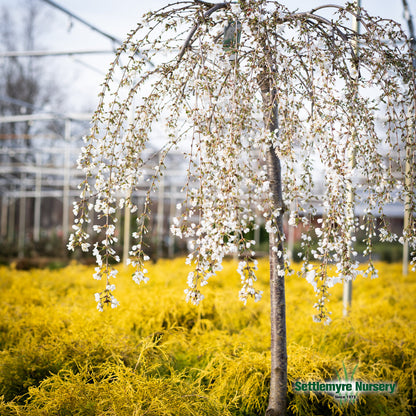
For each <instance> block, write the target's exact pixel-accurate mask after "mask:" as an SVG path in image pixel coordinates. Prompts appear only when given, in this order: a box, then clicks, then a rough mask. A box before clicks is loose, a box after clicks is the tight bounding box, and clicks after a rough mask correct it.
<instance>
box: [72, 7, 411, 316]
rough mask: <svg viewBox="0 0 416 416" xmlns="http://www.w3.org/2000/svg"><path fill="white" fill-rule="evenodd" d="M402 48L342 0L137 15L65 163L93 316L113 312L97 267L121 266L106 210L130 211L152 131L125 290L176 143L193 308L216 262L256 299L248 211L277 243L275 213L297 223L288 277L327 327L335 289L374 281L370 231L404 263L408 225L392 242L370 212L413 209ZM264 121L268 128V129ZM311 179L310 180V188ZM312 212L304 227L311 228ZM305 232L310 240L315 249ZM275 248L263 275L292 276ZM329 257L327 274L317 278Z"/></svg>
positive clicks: (109, 288)
mask: <svg viewBox="0 0 416 416" xmlns="http://www.w3.org/2000/svg"><path fill="white" fill-rule="evenodd" d="M351 17H355V18H357V19H359V21H360V23H361V27H362V30H361V32H360V33H357V32H355V31H354V30H352V29H351V22H350V19H351ZM224 32H225V33H226V34H225V35H224ZM227 32H228V34H227ZM230 34H231V36H230ZM224 36H225V37H226V39H225V40H226V42H224ZM409 51H410V43H409V42H408V40H407V38H406V35H405V34H404V32H403V31H402V30H401V28H400V26H399V25H398V24H396V23H394V22H393V21H389V20H383V19H380V18H377V17H371V16H369V15H368V14H367V13H366V12H365V11H364V10H361V9H360V10H357V9H356V7H355V6H354V5H353V4H351V3H348V4H347V5H346V6H345V7H340V6H334V5H331V6H322V7H320V8H316V9H314V10H311V11H309V12H299V11H295V12H293V11H290V10H288V9H287V8H286V7H285V6H283V5H282V4H280V3H278V2H275V1H267V0H251V1H239V2H232V3H229V2H226V3H208V2H205V1H199V0H195V1H181V2H177V3H175V4H172V5H169V6H166V7H164V8H162V9H160V10H158V11H156V12H152V13H149V14H147V15H145V16H144V18H143V20H142V21H141V22H140V23H139V24H138V26H137V28H136V29H134V30H132V31H131V32H130V33H129V35H128V38H127V40H126V41H125V42H124V44H123V45H122V46H121V47H120V48H119V50H118V52H117V55H116V58H115V60H114V62H113V64H112V65H111V68H110V70H109V72H108V75H107V77H106V78H105V81H104V83H103V90H102V93H101V96H100V102H99V105H98V109H97V111H96V113H95V115H94V117H93V123H92V128H91V134H90V135H89V136H88V137H86V138H85V142H86V144H85V147H84V148H83V149H82V155H81V157H80V159H79V167H80V168H81V169H83V170H84V171H85V174H86V178H85V181H84V182H83V183H82V184H81V194H80V200H79V201H78V202H77V203H76V204H75V205H74V213H75V215H76V220H75V225H74V232H73V234H72V236H71V238H70V242H69V244H68V247H69V248H70V249H74V248H75V247H76V246H80V247H81V248H82V249H83V250H84V251H88V250H89V249H91V248H92V251H93V254H94V255H95V257H96V261H97V268H96V274H95V275H94V277H96V278H98V279H101V278H104V280H105V282H106V286H105V289H104V290H103V292H101V293H99V294H97V295H96V300H97V302H98V308H99V309H100V310H102V308H103V306H104V304H106V303H109V304H111V305H112V306H116V305H117V301H116V299H115V298H114V295H113V290H114V285H113V283H112V282H113V281H112V278H113V277H114V276H115V274H116V271H115V270H114V268H113V267H112V266H111V264H110V263H111V261H110V260H117V261H119V258H118V256H117V254H116V252H115V250H114V248H113V244H114V243H115V241H116V237H115V235H114V232H115V227H116V224H115V221H116V216H115V213H116V211H117V210H118V209H121V208H123V207H124V206H127V207H130V208H131V209H132V210H136V209H137V207H136V206H135V205H134V203H133V202H132V199H131V195H132V192H134V189H135V186H136V185H137V183H138V182H139V180H140V179H141V177H142V175H143V168H144V165H145V162H146V160H145V159H144V156H143V154H144V153H143V152H144V151H145V149H146V148H147V146H148V145H149V140H150V137H151V131H152V128H154V126H155V125H156V124H157V123H162V124H163V125H164V126H165V128H166V136H165V144H164V146H163V147H162V148H161V149H160V152H159V164H158V165H157V166H155V167H154V174H153V177H152V178H151V180H150V181H149V189H148V194H147V199H146V202H145V206H144V207H143V208H142V207H141V208H140V209H139V215H138V220H137V230H135V231H134V237H135V238H136V240H137V241H136V244H134V246H133V247H132V248H131V251H130V257H131V263H132V265H133V266H134V267H135V272H134V274H133V279H134V280H135V281H136V282H137V283H140V282H143V281H147V277H146V269H145V262H146V260H148V256H147V255H146V248H145V247H144V244H143V236H144V234H145V233H146V231H147V229H146V218H147V217H148V216H149V212H150V195H151V192H152V191H154V190H155V189H156V188H157V186H158V182H159V180H160V178H161V177H162V175H163V174H164V162H165V159H166V157H167V155H168V153H169V151H171V150H172V149H176V148H185V149H186V151H185V157H186V159H187V161H188V164H187V166H188V167H187V178H188V181H187V184H186V185H185V187H184V189H183V195H184V198H183V203H182V204H181V215H180V216H179V217H178V218H175V219H174V226H173V227H172V231H173V233H174V234H175V235H177V236H179V237H186V238H190V239H192V240H193V250H192V252H191V253H190V254H189V256H188V262H189V263H192V264H193V271H192V272H191V273H190V274H189V276H188V282H187V283H188V288H187V290H186V297H187V299H188V300H190V301H192V302H194V303H196V304H197V303H199V302H200V301H201V299H202V298H203V294H202V290H201V287H202V286H204V285H205V284H206V283H207V282H208V279H209V278H210V277H211V276H212V275H214V274H215V272H216V271H218V270H219V269H220V268H221V262H222V260H223V258H224V256H226V255H230V254H236V255H238V256H239V259H240V261H239V266H238V272H239V273H240V275H241V283H242V286H241V290H240V299H241V300H243V301H244V302H245V301H246V300H247V299H248V298H249V297H253V298H254V299H255V300H257V299H259V298H260V297H261V292H260V291H258V290H257V289H256V286H255V280H256V277H255V275H256V263H255V261H253V259H254V258H255V252H254V251H253V245H254V242H253V241H252V240H251V238H249V237H248V236H249V235H250V233H249V232H250V231H251V230H253V229H254V228H255V227H256V226H257V225H256V221H255V219H256V217H257V216H261V217H262V218H263V220H264V222H265V226H266V230H267V231H268V232H269V233H274V234H276V233H277V234H278V237H279V239H280V241H283V240H284V238H285V236H284V235H282V233H281V232H280V231H279V229H278V227H277V225H276V218H277V217H279V216H280V215H282V214H283V211H288V212H289V214H288V215H289V224H291V225H292V226H296V225H298V226H302V230H303V235H302V241H303V245H304V248H305V251H306V254H305V255H304V256H303V257H302V258H301V259H300V260H302V261H303V263H304V264H303V269H302V270H303V271H302V275H303V276H304V277H305V278H306V279H307V280H308V282H309V283H311V284H312V285H313V287H314V288H315V291H316V293H317V295H318V300H317V303H316V305H315V306H316V308H317V314H316V319H317V320H328V312H327V309H326V308H327V306H326V303H327V300H328V289H329V288H330V287H332V286H333V285H334V284H336V283H337V282H339V281H342V280H351V279H354V278H355V277H356V276H357V275H358V274H359V273H362V274H363V275H364V276H371V277H375V276H376V274H377V272H376V269H375V267H374V265H373V263H372V241H373V238H374V237H375V235H376V234H377V235H378V236H379V238H381V240H384V241H392V240H399V241H401V242H404V241H405V240H407V241H408V242H409V243H410V245H411V247H412V248H413V254H412V255H413V261H414V259H415V246H416V226H415V220H414V215H413V214H412V215H410V221H409V224H408V226H407V228H405V229H404V231H403V235H401V236H397V235H394V234H393V233H392V232H391V230H390V227H389V224H388V220H387V218H386V216H385V215H384V207H385V206H386V204H389V203H391V202H394V201H399V202H402V203H403V204H405V205H406V210H407V212H410V213H414V212H415V203H416V197H415V193H414V188H415V163H414V162H415V112H416V109H415V76H414V69H413V66H412V55H411V53H410V52H409ZM265 96H266V97H267V96H268V97H271V99H270V100H267V99H265ZM134 100H136V101H134ZM133 103H134V104H133ZM132 108H133V110H132ZM131 111H133V116H131ZM276 112H277V114H276ZM273 116H277V119H278V127H277V128H276V129H275V130H274V131H270V129H269V128H267V125H268V119H270V118H271V117H273ZM380 120H381V122H380ZM270 148H273V149H274V151H275V153H276V155H277V156H278V157H279V159H280V160H281V163H282V181H283V182H282V185H283V200H284V206H283V207H281V206H276V204H275V202H274V199H273V192H272V187H271V184H270V178H269V177H268V175H267V169H266V163H265V161H266V154H267V152H268V150H269V149H270ZM317 172H323V174H322V180H321V182H322V183H321V184H317V181H316V177H317ZM195 184H196V185H195ZM319 186H322V187H323V191H322V192H321V191H320V189H318V188H319ZM358 202H360V203H361V204H363V205H364V206H365V214H364V216H363V218H361V220H360V221H359V219H358V218H356V217H355V216H354V206H355V204H357V203H358ZM318 207H321V208H319V209H318ZM92 212H95V213H96V214H98V216H99V217H100V218H101V222H99V223H98V224H96V225H94V227H93V230H94V233H95V232H96V233H98V234H99V236H100V242H98V243H95V244H94V245H93V247H91V246H90V242H89V241H90V239H91V238H92V237H91V236H90V235H89V234H90V231H89V227H91V225H89V223H90V221H91V218H92V217H93V215H92ZM317 214H319V217H320V219H319V220H318V221H319V225H318V226H316V225H313V222H312V218H314V217H316V216H317ZM357 230H361V231H362V232H365V235H366V238H365V242H366V249H365V251H364V255H366V256H367V257H368V260H369V262H368V267H367V269H366V270H364V271H363V272H359V271H358V262H357V261H356V255H357V253H355V251H354V249H353V248H352V245H353V240H354V234H355V233H356V232H357ZM312 238H317V239H318V245H317V248H316V249H314V250H313V249H312V248H310V244H309V241H310V240H311V239H312ZM274 250H275V251H276V252H277V255H278V256H279V257H281V258H283V259H284V264H285V267H284V268H281V267H280V266H277V267H279V270H278V273H279V274H280V275H283V274H285V273H287V272H289V273H290V271H291V268H290V261H289V258H288V256H287V254H286V253H285V252H283V251H281V250H280V249H279V248H278V247H275V248H274ZM308 251H309V252H308ZM311 259H312V260H313V261H312V260H311ZM333 262H335V263H336V266H337V275H336V276H330V275H329V273H328V266H329V264H330V263H333Z"/></svg>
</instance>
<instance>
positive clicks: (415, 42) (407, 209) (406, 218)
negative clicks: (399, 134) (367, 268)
mask: <svg viewBox="0 0 416 416" xmlns="http://www.w3.org/2000/svg"><path fill="white" fill-rule="evenodd" d="M402 2H403V9H404V18H405V19H406V21H407V26H408V28H409V34H410V42H411V44H410V46H411V48H412V50H413V52H414V55H413V68H415V69H416V38H415V28H414V25H413V18H412V15H411V13H410V9H409V5H408V4H407V0H402ZM413 111H415V109H413ZM408 134H409V137H412V139H413V138H414V136H415V131H414V130H413V129H412V127H411V123H409V133H408ZM408 143H409V141H408V140H407V141H406V167H405V189H406V190H407V194H406V197H405V201H404V214H403V231H404V232H405V231H406V230H407V229H408V227H409V222H410V216H411V215H412V211H411V196H410V195H409V192H410V183H411V175H412V169H411V165H412V164H411V163H410V160H411V148H410V146H409V145H408ZM402 268H403V271H402V273H403V275H404V276H407V275H408V273H409V240H408V239H407V238H405V239H404V242H403V266H402Z"/></svg>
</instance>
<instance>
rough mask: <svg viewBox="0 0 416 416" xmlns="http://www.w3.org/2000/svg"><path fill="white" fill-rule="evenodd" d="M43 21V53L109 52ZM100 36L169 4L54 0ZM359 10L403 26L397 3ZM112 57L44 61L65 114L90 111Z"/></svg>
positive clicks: (73, 25) (51, 17)
mask: <svg viewBox="0 0 416 416" xmlns="http://www.w3.org/2000/svg"><path fill="white" fill-rule="evenodd" d="M25 1H27V0H0V5H1V6H2V7H8V8H9V9H14V10H15V11H16V10H18V8H19V7H22V5H24V4H25ZM36 1H38V2H39V4H41V5H42V10H43V14H44V15H45V16H46V18H45V20H44V26H43V28H42V29H43V34H42V37H41V44H42V49H44V50H54V51H56V50H60V51H78V50H87V49H88V50H111V49H112V48H113V44H112V42H111V41H110V40H109V39H107V38H106V37H105V36H103V35H100V34H98V33H97V32H94V31H92V30H91V29H89V28H88V27H86V26H84V25H83V24H81V23H79V22H77V21H76V20H74V19H71V18H70V17H69V16H67V15H66V14H65V13H63V12H62V11H59V10H57V9H56V8H54V7H52V6H51V5H49V4H47V3H46V2H44V1H43V0H36ZM53 1H54V2H55V3H57V4H59V5H61V6H62V7H64V8H65V9H68V10H69V11H70V12H72V13H73V14H75V15H77V16H79V17H81V18H82V19H84V20H86V21H87V22H89V23H90V24H92V25H94V26H96V27H98V28H100V29H101V30H102V31H104V32H106V33H108V34H110V35H112V36H114V37H117V38H120V39H123V40H124V38H125V36H126V34H127V32H128V31H129V30H130V29H132V28H134V27H135V25H136V22H137V21H138V19H139V18H140V16H141V15H142V14H143V13H145V12H147V11H149V10H150V9H153V10H154V9H158V8H160V7H162V6H163V5H166V4H168V3H171V1H169V0H150V1H149V0H53ZM281 3H283V4H285V5H286V6H287V7H288V8H289V9H292V10H294V9H300V10H309V9H311V8H313V7H315V6H318V5H322V4H328V3H331V4H344V2H343V1H338V0H328V1H326V0H282V1H281ZM408 3H409V5H410V6H411V13H412V15H413V17H414V18H415V17H416V0H408ZM362 6H363V7H364V8H366V9H367V10H368V12H370V14H374V15H378V16H381V17H385V18H391V19H394V20H397V21H399V22H400V23H402V24H403V25H405V26H404V27H405V29H406V30H407V26H406V22H405V21H404V19H403V5H402V0H362ZM111 59H112V55H111V54H107V55H82V56H77V57H55V58H48V60H47V61H46V62H48V65H50V67H51V68H52V70H53V71H55V72H56V76H57V77H58V78H59V79H60V80H61V82H62V84H63V85H64V87H65V88H66V90H67V95H68V96H69V98H70V100H69V102H70V103H71V104H70V107H71V108H70V109H69V110H70V111H76V112H80V111H86V110H88V111H90V110H92V109H94V107H95V104H96V102H97V94H98V91H99V85H100V83H101V82H102V80H103V77H104V74H105V72H106V70H107V68H108V65H109V63H110V62H111Z"/></svg>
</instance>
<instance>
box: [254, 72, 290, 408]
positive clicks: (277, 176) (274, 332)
mask: <svg viewBox="0 0 416 416" xmlns="http://www.w3.org/2000/svg"><path fill="white" fill-rule="evenodd" d="M259 81H260V82H259V85H260V88H261V92H262V96H263V102H264V107H265V115H264V121H265V124H266V126H267V128H268V129H269V130H270V132H274V131H276V130H277V128H278V119H277V102H276V94H275V92H274V91H273V90H272V88H271V84H270V81H269V79H268V78H267V76H266V77H264V78H262V79H261V80H259ZM267 173H268V179H269V181H270V187H271V191H272V193H273V203H274V208H275V209H276V208H280V214H279V216H278V217H277V218H276V222H275V225H276V228H277V232H276V233H270V234H269V262H270V302H271V310H270V323H271V346H270V351H271V374H270V394H269V404H268V407H267V411H266V416H284V415H285V414H286V396H287V346H286V299H285V273H284V270H285V267H284V258H283V214H284V203H283V195H282V179H281V166H280V160H279V158H278V156H277V154H276V151H275V149H274V148H273V146H271V147H270V149H269V151H268V154H267Z"/></svg>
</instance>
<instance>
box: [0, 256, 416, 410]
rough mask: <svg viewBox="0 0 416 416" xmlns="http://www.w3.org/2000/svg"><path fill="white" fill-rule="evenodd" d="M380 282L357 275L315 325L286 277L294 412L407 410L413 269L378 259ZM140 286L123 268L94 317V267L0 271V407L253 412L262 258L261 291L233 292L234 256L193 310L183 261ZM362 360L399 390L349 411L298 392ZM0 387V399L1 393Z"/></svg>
mask: <svg viewBox="0 0 416 416" xmlns="http://www.w3.org/2000/svg"><path fill="white" fill-rule="evenodd" d="M378 267H379V270H380V278H379V279H376V280H365V279H357V281H356V282H354V284H353V306H352V311H351V314H350V316H349V317H348V318H344V317H342V302H341V297H342V287H341V286H339V287H335V288H334V291H333V295H332V298H331V309H332V311H333V322H332V324H331V325H329V326H322V325H319V324H314V323H313V322H312V318H311V316H312V313H313V304H314V302H315V297H314V294H313V290H312V288H310V287H309V285H308V283H307V282H305V281H304V280H303V279H301V278H299V277H297V276H291V277H288V279H287V288H286V294H287V319H288V322H287V334H288V358H289V360H288V362H289V368H288V371H289V393H288V394H289V396H288V400H289V414H296V415H332V414H339V415H341V414H342V415H344V414H351V415H355V414H356V415H374V414H388V415H406V414H411V413H412V409H413V406H414V405H415V391H416V385H415V375H416V354H415V351H416V345H415V344H416V341H415V337H414V333H415V330H416V322H415V312H416V310H415V309H416V305H415V302H414V298H415V294H416V274H415V273H411V274H410V275H409V276H408V277H402V276H401V266H400V265H396V264H379V265H378ZM148 269H149V276H150V281H149V283H148V284H147V285H142V286H140V287H138V286H137V285H136V284H135V283H134V282H132V281H131V277H130V272H131V271H130V270H129V269H128V268H125V267H120V269H119V270H120V274H119V277H118V278H117V279H116V281H115V283H116V285H117V299H118V300H119V301H120V306H119V307H118V308H117V309H114V310H112V309H109V310H105V311H104V312H103V313H100V312H98V311H97V310H96V308H95V302H94V297H93V294H94V293H95V292H97V291H100V290H101V289H102V284H103V283H102V282H97V281H95V280H93V279H92V277H91V276H92V274H93V269H92V268H91V267H86V266H81V265H76V264H74V265H71V266H69V267H67V268H65V269H60V270H54V271H49V270H31V271H17V270H13V269H12V268H7V267H1V268H0V289H1V291H2V296H1V299H0V348H1V351H0V415H2V416H3V415H5V416H6V415H34V416H37V415H45V416H46V415H48V416H49V415H117V416H131V415H154V416H159V415H175V416H177V415H198V416H199V415H246V416H248V415H262V414H264V411H265V408H266V405H267V396H268V382H269V377H270V370H269V362H270V353H269V350H268V348H269V342H270V341H269V340H270V335H269V312H270V307H269V302H268V293H267V292H268V265H267V261H266V260H262V261H260V263H259V282H258V285H259V288H260V289H261V290H263V291H264V298H263V300H262V301H260V302H258V303H253V304H248V305H247V306H244V305H243V304H242V303H241V302H239V301H238V290H239V276H238V274H237V273H236V272H235V269H236V263H235V262H233V261H228V262H226V263H225V265H224V270H223V271H222V272H221V273H218V276H217V277H213V278H211V280H210V283H209V285H207V286H206V287H204V289H205V293H204V294H205V300H204V301H203V303H202V304H201V305H200V306H199V307H195V306H192V305H190V304H187V303H186V302H185V300H184V299H185V295H184V292H183V290H184V289H185V284H186V276H187V274H188V272H189V268H188V267H187V266H186V265H185V264H184V260H183V259H175V260H163V261H159V262H158V263H156V264H154V265H150V266H149V267H148ZM343 365H345V366H346V368H347V369H348V371H351V370H352V369H353V368H355V367H356V366H357V370H356V373H355V377H356V379H357V380H367V381H377V380H383V381H393V382H396V383H397V384H398V392H397V393H396V394H395V395H391V396H384V395H381V394H372V395H362V396H360V398H359V400H358V401H357V402H355V403H353V404H350V405H347V406H344V405H341V404H340V403H338V402H336V401H335V400H334V399H333V398H332V397H331V396H328V395H315V394H313V393H302V394H299V393H295V392H294V389H293V383H294V382H295V381H297V380H303V381H325V380H326V381H327V380H331V379H335V378H336V377H337V372H340V371H341V370H342V368H343ZM2 396H3V397H2Z"/></svg>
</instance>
